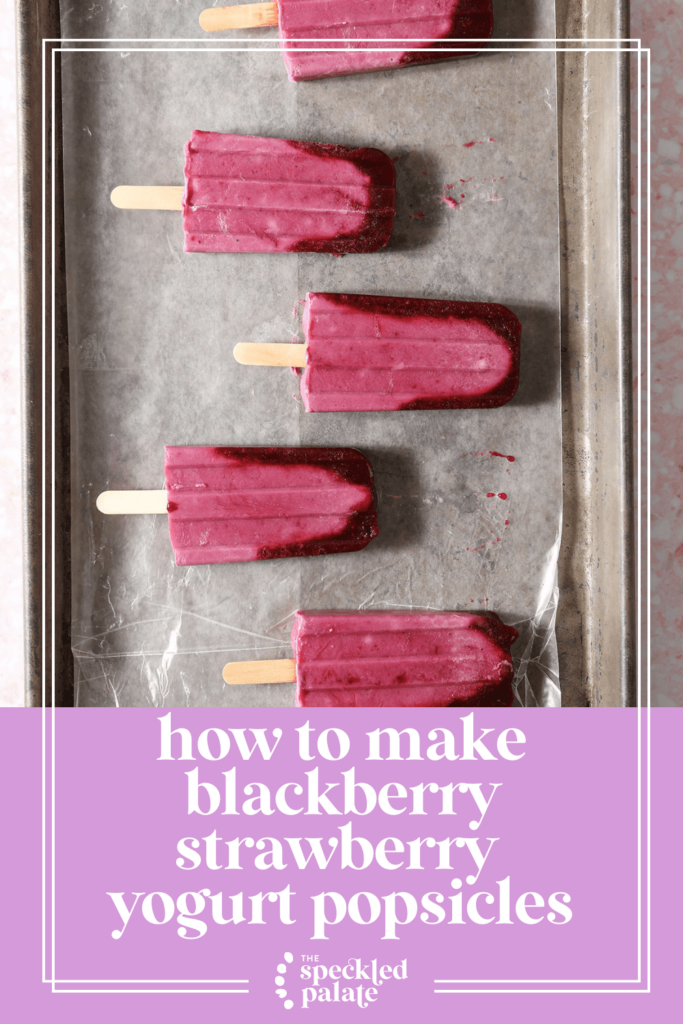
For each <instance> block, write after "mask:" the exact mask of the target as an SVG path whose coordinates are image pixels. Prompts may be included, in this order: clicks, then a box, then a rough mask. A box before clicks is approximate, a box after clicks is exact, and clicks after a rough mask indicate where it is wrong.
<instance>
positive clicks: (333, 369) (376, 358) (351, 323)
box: [235, 292, 522, 412]
mask: <svg viewBox="0 0 683 1024" xmlns="http://www.w3.org/2000/svg"><path fill="white" fill-rule="evenodd" d="M303 329H304V334H305V336H306V342H307V344H306V346H303V345H282V346H280V345H255V344H254V345H250V344H244V343H243V344H239V345H237V346H236V348H235V358H236V359H237V360H238V361H239V362H245V363H253V362H261V363H268V362H269V361H270V362H271V363H272V362H273V361H274V360H276V359H277V358H278V357H280V356H282V358H283V359H285V360H286V357H287V351H286V350H292V356H293V358H292V360H291V362H292V364H293V365H299V366H303V367H304V372H303V376H302V378H301V396H302V398H303V401H304V405H305V407H306V409H307V410H308V412H357V411H364V410H399V409H492V408H495V407H497V406H500V405H504V404H505V403H506V402H509V401H510V399H511V398H512V397H513V396H514V394H515V392H516V390H517V385H518V383H519V355H520V337H521V331H522V327H521V324H520V322H519V320H518V319H517V317H516V316H515V314H514V313H512V312H511V311H510V310H509V309H507V308H506V307H505V306H501V305H498V304H495V303H483V302H448V301H442V300H436V299H404V298H394V297H393V296H386V295H336V294H332V293H323V292H309V294H308V295H307V296H306V302H305V306H304V317H303ZM278 349H282V350H283V351H282V353H281V352H279V351H278ZM261 356H263V358H260V357H261ZM279 365H281V363H279Z"/></svg>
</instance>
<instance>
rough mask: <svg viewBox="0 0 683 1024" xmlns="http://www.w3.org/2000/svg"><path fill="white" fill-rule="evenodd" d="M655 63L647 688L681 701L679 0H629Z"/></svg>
mask: <svg viewBox="0 0 683 1024" xmlns="http://www.w3.org/2000/svg"><path fill="white" fill-rule="evenodd" d="M631 35H632V36H634V37H635V38H640V39H642V41H643V46H648V47H650V49H651V60H652V94H651V99H652V127H651V130H652V146H651V173H652V192H651V202H652V263H651V281H652V524H651V529H652V694H653V704H655V705H658V706H660V707H661V706H664V707H674V706H675V707H681V706H683V671H682V670H683V640H682V634H683V511H682V500H683V443H682V442H681V436H682V433H683V432H682V431H681V413H683V300H682V297H681V296H682V291H681V284H682V283H683V166H682V165H683V61H682V59H681V52H682V50H683V0H632V2H631Z"/></svg>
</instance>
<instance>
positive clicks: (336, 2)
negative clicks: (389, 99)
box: [278, 0, 493, 82]
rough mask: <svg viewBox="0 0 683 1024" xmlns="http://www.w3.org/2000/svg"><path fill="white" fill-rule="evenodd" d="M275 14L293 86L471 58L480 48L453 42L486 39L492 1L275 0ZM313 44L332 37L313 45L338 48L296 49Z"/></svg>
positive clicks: (490, 22)
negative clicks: (453, 50)
mask: <svg viewBox="0 0 683 1024" xmlns="http://www.w3.org/2000/svg"><path fill="white" fill-rule="evenodd" d="M278 8H279V24H280V45H281V47H282V49H283V57H284V60H285V64H286V66H287V72H288V74H289V77H290V79H291V80H292V81H293V82H296V81H301V80H303V79H307V78H329V77H332V76H336V75H355V74H358V73H359V72H363V71H390V70H392V69H393V68H397V67H407V66H408V65H410V64H425V63H427V62H431V61H436V60H448V59H449V58H453V57H458V56H467V55H472V53H473V52H476V51H477V49H480V48H481V45H482V44H480V46H479V47H477V46H476V45H475V46H474V47H473V46H472V44H468V43H466V42H458V40H465V39H482V40H487V39H489V38H490V36H491V33H492V31H493V9H492V2H491V0H393V2H392V3H389V2H387V0H278ZM297 39H298V40H299V42H296V41H295V40H297ZM302 39H303V40H306V42H301V40H302ZM317 39H319V40H323V39H324V40H334V39H339V40H340V41H339V43H334V42H332V43H330V42H321V43H320V44H319V45H320V46H325V45H327V46H337V47H339V49H338V50H332V51H329V50H328V51H327V52H325V51H324V50H310V49H309V50H308V51H306V50H303V49H301V48H302V47H305V46H309V47H310V46H311V42H313V43H315V40H317ZM391 40H394V41H393V42H392V41H391ZM396 40H400V41H399V42H397V41H396ZM351 47H355V48H356V52H354V51H353V50H352V49H351ZM372 47H375V48H376V49H375V50H374V51H373V50H372V49H371V48H372ZM380 47H383V48H384V49H379V48H380ZM442 47H450V48H456V47H457V48H460V49H461V52H460V53H453V52H450V53H449V52H448V51H447V50H445V49H442Z"/></svg>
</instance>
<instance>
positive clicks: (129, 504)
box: [96, 491, 168, 516]
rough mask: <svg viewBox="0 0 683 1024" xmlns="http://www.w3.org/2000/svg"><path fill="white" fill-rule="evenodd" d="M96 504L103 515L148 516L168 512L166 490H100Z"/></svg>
mask: <svg viewBox="0 0 683 1024" xmlns="http://www.w3.org/2000/svg"><path fill="white" fill-rule="evenodd" d="M96 504H97V507H98V509H99V510H100V512H104V514H105V516H148V515H161V514H162V513H164V514H165V513H166V512H168V508H167V504H168V497H167V495H166V491H102V493H101V494H100V495H98V497H97V502H96Z"/></svg>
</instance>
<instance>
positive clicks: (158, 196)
mask: <svg viewBox="0 0 683 1024" xmlns="http://www.w3.org/2000/svg"><path fill="white" fill-rule="evenodd" d="M183 191H184V186H183V185H118V186H117V187H116V188H115V189H114V191H113V192H112V194H111V201H112V203H113V204H114V206H118V208H119V209H120V210H182V208H183V204H182V202H181V200H182V198H183Z"/></svg>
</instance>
